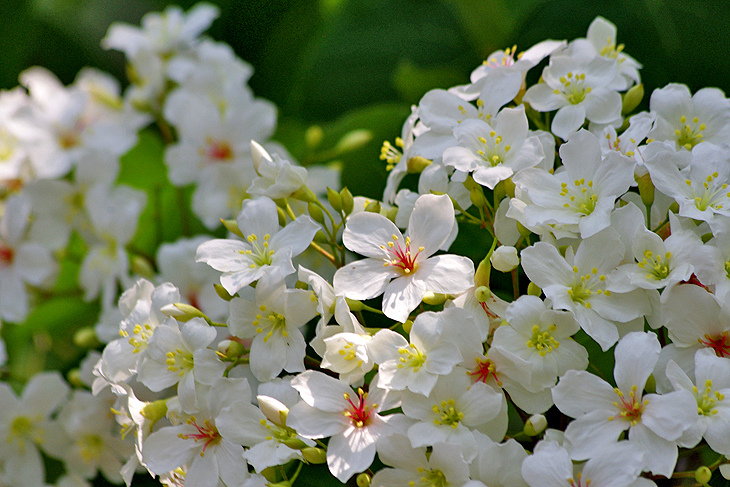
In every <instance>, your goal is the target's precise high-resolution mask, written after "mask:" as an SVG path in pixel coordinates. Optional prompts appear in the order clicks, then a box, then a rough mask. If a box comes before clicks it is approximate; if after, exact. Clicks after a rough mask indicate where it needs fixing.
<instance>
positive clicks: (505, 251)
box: [489, 245, 520, 272]
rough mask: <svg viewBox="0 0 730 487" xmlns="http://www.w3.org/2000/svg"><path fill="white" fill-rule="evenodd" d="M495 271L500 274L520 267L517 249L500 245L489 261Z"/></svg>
mask: <svg viewBox="0 0 730 487" xmlns="http://www.w3.org/2000/svg"><path fill="white" fill-rule="evenodd" d="M489 261H490V262H491V263H492V266H494V268H495V269H497V270H498V271H501V272H511V271H512V270H513V269H515V268H516V267H517V266H518V265H520V257H519V255H517V249H516V248H514V247H512V246H509V245H500V246H499V247H497V248H496V249H495V250H494V252H493V253H492V257H491V258H490V259H489Z"/></svg>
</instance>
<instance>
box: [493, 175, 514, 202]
mask: <svg viewBox="0 0 730 487" xmlns="http://www.w3.org/2000/svg"><path fill="white" fill-rule="evenodd" d="M514 197H515V183H513V182H512V179H511V178H508V179H504V180H502V181H500V182H499V183H497V186H495V187H494V201H502V200H503V199H504V198H514Z"/></svg>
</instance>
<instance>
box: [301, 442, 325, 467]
mask: <svg viewBox="0 0 730 487" xmlns="http://www.w3.org/2000/svg"><path fill="white" fill-rule="evenodd" d="M302 456H303V457H304V459H305V460H306V461H307V462H309V463H312V464H314V465H318V464H320V463H324V462H326V461H327V452H326V451H324V450H323V449H321V448H315V447H313V446H308V447H307V448H302Z"/></svg>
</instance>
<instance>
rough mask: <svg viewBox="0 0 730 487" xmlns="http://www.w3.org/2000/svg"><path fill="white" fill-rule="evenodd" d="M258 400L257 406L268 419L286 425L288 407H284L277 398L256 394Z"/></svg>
mask: <svg viewBox="0 0 730 487" xmlns="http://www.w3.org/2000/svg"><path fill="white" fill-rule="evenodd" d="M256 399H257V400H258V402H259V408H260V409H261V412H262V413H264V416H266V417H267V418H268V419H269V421H271V422H272V423H275V424H278V425H279V426H286V418H287V416H288V415H289V408H288V407H286V406H285V405H284V404H283V403H282V402H281V401H279V400H278V399H274V398H273V397H270V396H256Z"/></svg>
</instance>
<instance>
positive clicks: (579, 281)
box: [567, 266, 611, 308]
mask: <svg viewBox="0 0 730 487" xmlns="http://www.w3.org/2000/svg"><path fill="white" fill-rule="evenodd" d="M573 274H574V275H575V277H574V281H573V287H571V288H569V289H568V291H567V292H568V296H570V299H572V300H573V302H574V303H578V304H582V305H583V306H585V307H586V308H590V307H591V303H589V302H588V300H590V299H591V297H592V296H593V295H594V294H596V295H600V294H604V295H606V296H610V295H611V291H606V290H604V289H594V288H595V287H596V286H602V285H603V283H604V282H605V281H606V276H605V275H603V274H601V275H600V276H597V274H598V269H596V268H595V267H594V268H593V269H591V272H589V273H586V274H585V275H584V276H579V275H578V267H576V266H573ZM594 277H598V279H593V278H594Z"/></svg>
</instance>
